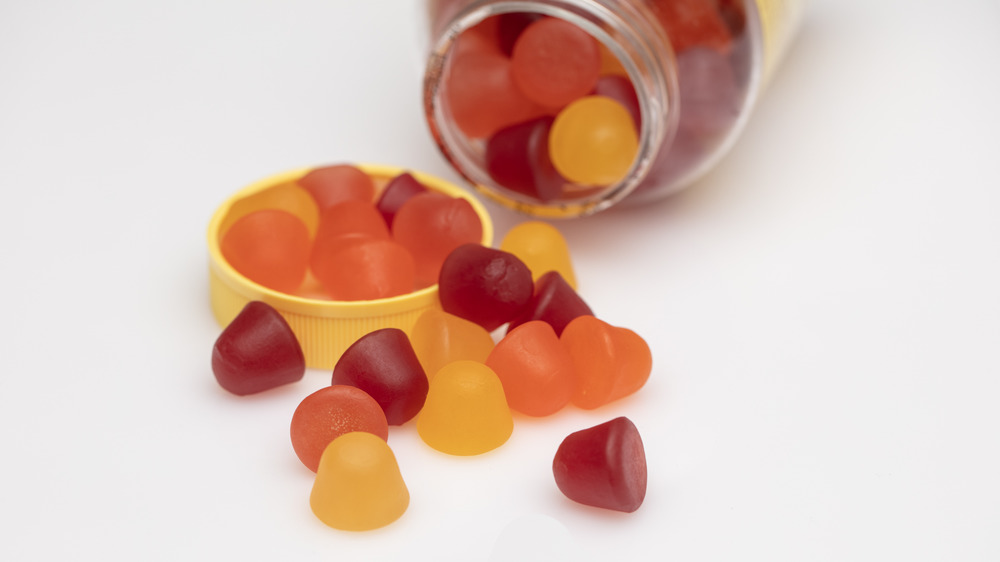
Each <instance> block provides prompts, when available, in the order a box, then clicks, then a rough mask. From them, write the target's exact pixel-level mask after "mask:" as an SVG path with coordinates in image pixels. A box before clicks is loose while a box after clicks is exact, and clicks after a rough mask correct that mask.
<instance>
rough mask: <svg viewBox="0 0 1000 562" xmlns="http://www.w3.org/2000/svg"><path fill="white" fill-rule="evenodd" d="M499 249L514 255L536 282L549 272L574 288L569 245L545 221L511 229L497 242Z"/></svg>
mask: <svg viewBox="0 0 1000 562" xmlns="http://www.w3.org/2000/svg"><path fill="white" fill-rule="evenodd" d="M500 249H501V250H503V251H505V252H510V253H512V254H514V255H515V256H517V257H518V258H519V259H520V260H521V261H523V262H524V265H526V266H528V269H530V270H531V277H532V278H533V279H534V280H535V281H536V282H537V281H538V278H540V277H541V276H542V275H543V274H545V273H546V272H548V271H558V272H559V274H560V275H562V278H563V279H564V280H565V281H566V283H569V285H570V287H572V288H573V289H576V273H574V271H573V261H572V259H571V258H570V253H569V244H567V243H566V238H564V237H563V235H562V233H561V232H559V229H558V228H556V227H554V226H552V225H551V224H549V223H547V222H542V221H525V222H522V223H519V224H517V225H515V226H514V227H512V228H511V229H510V230H509V231H507V234H506V235H504V237H503V240H502V241H501V242H500Z"/></svg>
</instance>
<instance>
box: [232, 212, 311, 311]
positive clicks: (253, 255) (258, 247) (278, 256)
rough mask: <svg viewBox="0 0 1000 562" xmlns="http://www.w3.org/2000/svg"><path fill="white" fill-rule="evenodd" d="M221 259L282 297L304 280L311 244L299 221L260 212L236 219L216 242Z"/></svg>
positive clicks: (280, 214)
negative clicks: (278, 292) (282, 294)
mask: <svg viewBox="0 0 1000 562" xmlns="http://www.w3.org/2000/svg"><path fill="white" fill-rule="evenodd" d="M219 249H220V250H221V251H222V257H223V258H225V260H226V261H227V262H228V263H229V265H231V266H233V269H235V270H236V271H238V272H240V274H241V275H243V276H244V277H246V278H247V279H249V280H251V281H253V282H255V283H258V284H260V285H263V286H265V287H267V288H269V289H274V290H275V291H280V292H282V293H294V292H295V291H296V290H297V289H298V288H299V286H300V285H301V284H302V281H303V280H305V277H306V270H307V269H308V267H309V253H310V250H311V242H310V240H309V230H308V229H307V228H306V225H305V223H304V222H302V219H300V218H299V217H297V216H295V215H293V214H291V213H289V212H288V211H281V210H278V209H261V210H259V211H254V212H252V213H249V214H247V215H244V216H242V217H240V218H239V220H237V221H236V222H234V223H233V225H232V226H231V227H229V230H227V231H226V232H225V234H223V235H222V238H221V239H220V240H219Z"/></svg>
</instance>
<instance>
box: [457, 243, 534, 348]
mask: <svg viewBox="0 0 1000 562" xmlns="http://www.w3.org/2000/svg"><path fill="white" fill-rule="evenodd" d="M533 288H534V287H533V284H532V282H531V271H529V270H528V268H527V266H525V265H524V263H523V262H522V261H521V260H519V259H518V258H517V256H515V255H514V254H511V253H509V252H504V251H502V250H496V249H493V248H487V247H485V246H481V245H479V244H464V245H462V246H459V247H458V248H456V249H455V251H453V252H452V253H451V254H449V255H448V258H447V259H446V260H445V261H444V263H443V264H442V265H441V276H440V279H439V280H438V297H439V298H440V299H441V308H443V309H444V311H445V312H449V313H451V314H454V315H456V316H459V317H461V318H465V319H466V320H471V321H472V322H475V323H476V324H479V325H480V326H482V327H483V328H485V329H486V330H487V331H493V330H495V329H497V328H498V327H500V326H501V325H503V324H504V323H506V322H509V321H510V320H512V319H514V318H516V317H517V316H518V315H520V314H521V312H522V311H523V310H524V308H525V306H527V304H528V301H530V300H531V295H532V291H533Z"/></svg>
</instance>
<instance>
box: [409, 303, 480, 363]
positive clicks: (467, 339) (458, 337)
mask: <svg viewBox="0 0 1000 562" xmlns="http://www.w3.org/2000/svg"><path fill="white" fill-rule="evenodd" d="M410 343H411V344H412V345H413V351H414V352H415V353H416V354H417V358H418V359H420V364H421V365H423V367H424V372H425V373H427V376H428V377H429V378H431V377H433V376H434V374H435V373H437V372H438V370H440V369H441V368H442V367H444V366H445V365H447V364H448V363H451V362H453V361H460V360H469V361H478V362H480V363H482V362H483V361H485V360H486V357H487V356H488V355H489V354H490V351H492V350H493V338H492V337H491V336H490V333H489V332H487V331H486V330H485V329H484V328H483V327H482V326H480V325H478V324H476V323H474V322H470V321H468V320H465V319H464V318H459V317H458V316H455V315H453V314H448V313H447V312H444V311H443V310H440V309H437V308H429V309H427V310H426V311H424V312H423V313H422V314H421V315H420V316H419V317H418V318H417V321H416V322H415V323H414V324H413V329H412V330H411V331H410Z"/></svg>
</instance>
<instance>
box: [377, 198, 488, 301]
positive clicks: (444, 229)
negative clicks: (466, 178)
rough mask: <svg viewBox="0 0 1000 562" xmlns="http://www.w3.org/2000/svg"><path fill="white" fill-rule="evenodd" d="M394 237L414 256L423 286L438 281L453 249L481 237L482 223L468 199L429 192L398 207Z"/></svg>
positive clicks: (478, 240)
mask: <svg viewBox="0 0 1000 562" xmlns="http://www.w3.org/2000/svg"><path fill="white" fill-rule="evenodd" d="M392 236H393V238H394V239H395V240H396V241H397V242H399V243H400V244H402V245H403V247H404V248H406V249H407V250H409V252H410V254H411V255H412V256H413V261H414V262H415V263H416V268H417V270H416V274H417V284H418V285H421V286H424V285H432V284H434V283H435V282H437V279H438V272H440V270H441V264H442V263H443V262H444V259H445V258H446V257H448V254H450V253H451V251H452V250H454V249H455V248H457V247H459V246H461V245H462V244H468V243H478V242H480V241H481V240H482V238H483V225H482V223H481V222H480V221H479V215H477V214H476V211H475V209H473V208H472V205H471V204H470V203H469V202H468V201H466V200H465V199H462V198H460V197H449V196H447V195H444V194H442V193H435V192H427V193H421V194H420V195H415V196H413V197H411V198H410V200H409V201H407V202H406V203H404V204H403V206H402V207H401V208H400V209H399V212H397V213H396V217H395V218H394V219H393V221H392Z"/></svg>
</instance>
